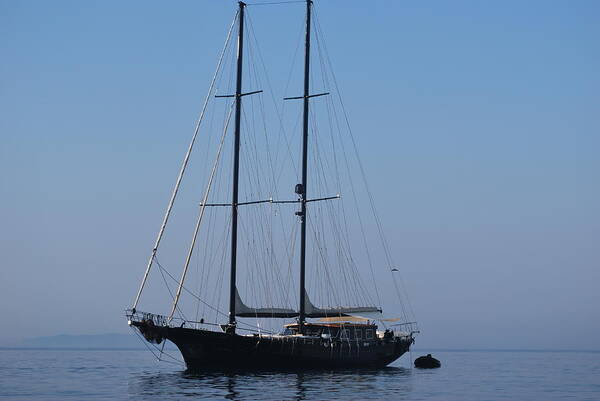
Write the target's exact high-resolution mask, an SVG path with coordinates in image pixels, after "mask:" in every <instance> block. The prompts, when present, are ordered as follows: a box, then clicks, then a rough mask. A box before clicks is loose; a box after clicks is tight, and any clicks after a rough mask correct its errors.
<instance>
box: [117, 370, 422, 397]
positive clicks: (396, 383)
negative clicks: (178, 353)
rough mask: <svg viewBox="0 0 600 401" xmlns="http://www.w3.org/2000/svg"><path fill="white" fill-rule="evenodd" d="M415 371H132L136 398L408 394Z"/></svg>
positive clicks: (132, 394)
mask: <svg viewBox="0 0 600 401" xmlns="http://www.w3.org/2000/svg"><path fill="white" fill-rule="evenodd" d="M411 377H412V370H411V369H408V368H403V367H387V368H384V369H360V370H335V371H331V370H305V371H296V372H281V371H277V372H266V373H252V372H249V373H229V374H227V373H226V374H220V373H205V374H192V373H189V372H173V373H167V372H164V373H158V374H151V375H145V374H132V375H131V376H130V378H129V396H130V398H131V399H144V400H153V399H160V400H167V401H168V400H171V399H182V398H184V397H185V398H187V397H190V398H201V399H207V398H208V399H210V398H214V399H228V400H242V399H263V400H269V399H273V400H281V399H285V400H297V401H301V400H308V399H318V400H332V399H369V398H373V397H377V399H403V398H406V397H409V396H410V394H411V393H412V390H413V386H412V382H413V381H412V379H411Z"/></svg>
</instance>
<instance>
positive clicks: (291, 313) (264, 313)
mask: <svg viewBox="0 0 600 401" xmlns="http://www.w3.org/2000/svg"><path fill="white" fill-rule="evenodd" d="M235 315H236V316H238V317H273V318H275V317H279V318H284V317H296V316H298V312H296V311H295V310H293V309H284V308H251V307H248V306H246V305H245V304H244V302H243V301H242V298H241V297H240V293H239V292H238V290H237V288H236V289H235Z"/></svg>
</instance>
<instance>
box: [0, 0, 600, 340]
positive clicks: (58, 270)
mask: <svg viewBox="0 0 600 401" xmlns="http://www.w3.org/2000/svg"><path fill="white" fill-rule="evenodd" d="M235 4H236V3H235V2H234V1H230V2H208V1H202V2H192V1H185V2H181V3H177V4H176V5H170V6H165V5H164V4H163V3H160V2H152V1H151V2H129V3H117V2H100V3H93V4H92V3H81V2H75V1H66V0H60V1H57V2H42V1H28V2H18V3H16V2H9V1H6V0H5V1H2V0H0V33H1V34H0V52H1V53H2V54H3V56H4V57H3V59H4V63H2V65H1V66H0V108H1V109H2V110H3V113H2V117H0V141H1V154H0V167H1V168H2V172H3V173H2V180H1V182H0V196H1V199H2V205H3V207H2V208H1V209H0V220H1V221H2V222H3V226H4V230H1V231H0V250H1V254H2V268H1V269H0V314H1V316H3V318H4V320H5V322H7V323H6V324H4V325H3V330H2V332H0V346H9V345H16V344H18V343H20V342H21V341H22V340H23V339H24V338H26V337H37V336H52V335H57V334H95V333H107V332H115V333H127V332H128V328H127V325H126V321H125V318H124V314H123V310H124V309H125V308H127V307H129V306H130V304H131V301H132V300H133V296H134V295H135V291H136V290H137V287H138V285H139V281H140V279H141V275H142V273H143V270H144V268H145V263H146V260H147V257H148V256H149V252H150V250H151V247H152V244H153V241H154V237H155V235H156V232H157V230H158V228H159V224H160V220H161V217H162V213H163V211H164V208H165V206H166V203H167V201H168V197H169V194H170V191H171V189H172V185H173V183H174V180H175V177H176V175H177V172H178V169H179V163H180V162H181V158H182V156H183V153H184V152H185V149H186V147H187V143H188V141H189V138H190V136H191V133H192V130H193V127H194V123H195V121H196V119H197V116H198V113H199V109H200V107H201V104H202V101H203V99H204V96H205V93H206V91H207V88H208V84H209V80H210V77H211V76H212V73H213V69H214V65H215V63H216V58H217V55H218V52H219V50H220V47H221V46H222V43H223V40H224V38H225V34H226V30H227V27H228V24H229V23H230V22H231V18H232V17H233V13H234V12H235ZM315 4H316V9H317V11H318V13H319V21H320V23H321V25H322V28H323V31H324V32H325V36H326V39H327V47H328V49H329V50H330V54H331V58H332V61H333V64H334V66H336V67H337V71H336V74H337V79H338V82H339V84H340V86H341V88H342V93H343V95H344V101H345V104H346V107H347V109H348V110H349V115H350V122H351V124H352V128H353V132H354V134H355V135H356V136H357V138H358V141H359V143H360V146H361V149H360V151H361V156H362V161H363V163H364V165H365V166H366V170H367V175H368V176H369V177H371V178H372V181H371V183H370V184H371V185H372V187H371V190H372V192H373V194H374V195H375V199H376V202H377V205H378V209H379V213H380V215H381V216H384V219H383V220H384V228H385V230H386V233H387V237H388V239H389V240H390V242H391V243H392V248H393V250H394V253H395V255H394V256H395V257H396V261H397V263H398V265H399V268H400V269H401V272H402V277H403V280H404V282H405V283H406V285H407V289H408V293H409V294H408V295H409V298H410V300H411V303H412V306H413V308H414V310H415V314H416V316H417V319H418V321H419V323H420V327H421V330H422V334H421V335H420V336H419V337H418V338H417V344H416V347H417V348H420V349H424V348H477V349H482V348H496V349H498V348H509V349H517V348H523V349H553V348H555V349H593V350H600V319H598V307H599V306H600V291H598V283H600V256H599V245H598V244H599V239H600V206H599V205H600V186H599V185H598V182H600V157H598V149H600V122H599V121H600V120H599V119H598V117H597V113H598V110H599V109H600V108H599V106H600V97H599V95H598V93H600V76H599V74H598V71H600V50H599V48H598V45H597V38H598V37H600V5H599V4H598V3H597V2H593V1H576V2H570V3H562V2H545V1H532V2H527V3H526V4H523V3H522V2H516V1H508V2H502V3H498V4H483V3H479V2H475V1H458V2H452V3H451V4H450V3H445V2H431V3H428V4H404V3H403V2H384V1H373V2H368V3H365V2H362V3H350V2H347V1H341V0H331V1H316V2H315ZM294 7H295V8H294ZM250 11H251V12H252V15H253V18H255V19H256V21H270V22H271V21H272V24H273V25H272V26H270V25H265V26H262V27H260V28H261V29H263V31H264V32H266V33H268V34H270V36H272V38H271V40H278V39H279V36H282V37H285V38H291V40H294V39H295V37H294V35H295V34H296V33H297V30H296V25H293V29H291V30H290V32H288V29H287V28H288V26H289V25H290V24H291V23H294V24H295V23H296V22H301V18H302V15H303V14H302V9H301V5H300V6H299V7H297V6H294V5H289V6H288V5H286V6H285V8H278V7H273V8H271V7H254V8H252V7H250ZM294 12H297V13H298V14H297V17H298V18H295V19H294V18H293V15H294ZM290 21H291V22H290ZM298 26H300V25H298ZM283 33H285V34H286V35H283ZM288 33H289V35H288ZM282 40H283V39H282ZM294 45H295V43H294ZM286 72H287V71H286Z"/></svg>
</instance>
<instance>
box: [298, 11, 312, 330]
mask: <svg viewBox="0 0 600 401" xmlns="http://www.w3.org/2000/svg"><path fill="white" fill-rule="evenodd" d="M311 5H312V1H311V0H306V39H305V46H304V112H303V114H304V115H303V124H302V188H300V191H297V192H300V194H299V195H300V197H301V203H300V204H301V209H300V213H299V215H300V224H301V235H300V316H299V318H298V329H299V332H300V333H304V322H305V320H306V316H305V310H304V306H305V303H306V302H305V295H306V290H305V288H304V287H305V275H306V274H305V273H306V175H307V164H308V163H307V162H308V100H309V98H310V94H309V78H310V8H311Z"/></svg>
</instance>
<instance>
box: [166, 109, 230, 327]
mask: <svg viewBox="0 0 600 401" xmlns="http://www.w3.org/2000/svg"><path fill="white" fill-rule="evenodd" d="M234 104H235V103H234V102H231V106H230V109H229V115H228V116H227V121H226V123H225V128H224V129H223V135H222V136H221V143H220V144H219V150H218V151H217V157H216V158H215V163H214V165H213V168H212V171H211V173H210V178H209V180H208V185H207V187H206V192H205V193H204V197H203V198H202V206H200V215H199V216H198V221H197V222H196V227H195V228H194V235H193V236H192V243H191V244H190V250H189V252H188V255H187V258H186V260H185V265H184V267H183V272H182V273H181V280H180V281H179V286H178V288H177V294H176V295H175V300H174V301H173V309H172V310H171V313H170V314H169V321H170V320H171V319H173V314H174V313H175V310H176V308H177V303H178V302H179V297H180V296H181V288H182V287H183V282H184V281H185V276H186V274H187V271H188V267H189V265H190V260H191V259H192V254H193V253H194V247H195V246H196V238H197V237H198V231H200V226H201V225H202V218H203V217H204V211H205V210H206V203H207V201H208V195H209V194H210V189H211V187H212V182H213V179H214V177H215V172H216V171H217V166H218V165H219V160H220V158H221V151H222V150H223V143H224V142H225V136H226V135H227V128H228V127H229V121H230V120H231V114H232V112H233V108H234V107H233V106H234Z"/></svg>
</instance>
